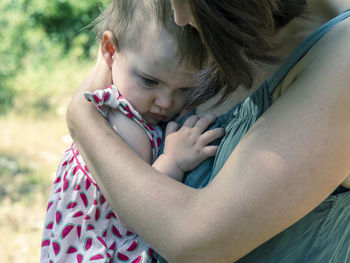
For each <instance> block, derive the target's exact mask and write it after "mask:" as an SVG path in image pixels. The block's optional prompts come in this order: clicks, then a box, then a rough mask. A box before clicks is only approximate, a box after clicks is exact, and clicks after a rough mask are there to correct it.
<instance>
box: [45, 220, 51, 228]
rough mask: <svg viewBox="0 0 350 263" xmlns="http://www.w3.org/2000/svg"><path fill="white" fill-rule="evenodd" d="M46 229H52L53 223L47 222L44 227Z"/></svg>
mask: <svg viewBox="0 0 350 263" xmlns="http://www.w3.org/2000/svg"><path fill="white" fill-rule="evenodd" d="M45 228H46V229H52V228H53V221H51V222H49V223H48V224H47V225H46V226H45Z"/></svg>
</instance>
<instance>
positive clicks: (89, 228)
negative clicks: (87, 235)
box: [86, 224, 95, 232]
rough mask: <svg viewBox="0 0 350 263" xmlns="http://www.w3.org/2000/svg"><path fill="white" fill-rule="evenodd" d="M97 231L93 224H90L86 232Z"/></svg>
mask: <svg viewBox="0 0 350 263" xmlns="http://www.w3.org/2000/svg"><path fill="white" fill-rule="evenodd" d="M94 229H95V227H94V225H92V224H88V225H87V226H86V232H87V231H90V230H94Z"/></svg>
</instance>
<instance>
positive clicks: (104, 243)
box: [97, 237, 107, 247]
mask: <svg viewBox="0 0 350 263" xmlns="http://www.w3.org/2000/svg"><path fill="white" fill-rule="evenodd" d="M97 240H98V241H100V242H101V244H102V245H103V246H104V247H107V244H106V242H105V241H104V240H103V238H102V237H97Z"/></svg>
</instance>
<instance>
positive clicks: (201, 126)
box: [195, 113, 216, 133]
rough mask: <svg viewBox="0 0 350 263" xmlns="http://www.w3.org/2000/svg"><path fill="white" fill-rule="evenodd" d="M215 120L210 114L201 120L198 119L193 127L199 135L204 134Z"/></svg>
mask: <svg viewBox="0 0 350 263" xmlns="http://www.w3.org/2000/svg"><path fill="white" fill-rule="evenodd" d="M215 120H216V116H215V115H214V114H212V113H208V114H205V115H204V116H203V117H202V118H200V119H199V120H198V121H197V122H196V124H195V127H196V128H197V129H198V131H199V132H200V133H202V132H204V131H205V130H206V129H207V128H208V126H209V125H210V124H211V123H213V122H214V121H215Z"/></svg>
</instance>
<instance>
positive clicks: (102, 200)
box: [100, 195, 106, 205]
mask: <svg viewBox="0 0 350 263" xmlns="http://www.w3.org/2000/svg"><path fill="white" fill-rule="evenodd" d="M105 202H106V199H105V197H104V196H103V195H101V197H100V204H101V205H103V204H104V203H105Z"/></svg>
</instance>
